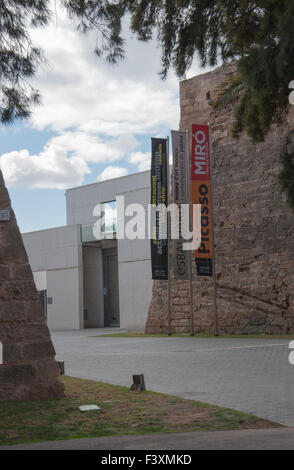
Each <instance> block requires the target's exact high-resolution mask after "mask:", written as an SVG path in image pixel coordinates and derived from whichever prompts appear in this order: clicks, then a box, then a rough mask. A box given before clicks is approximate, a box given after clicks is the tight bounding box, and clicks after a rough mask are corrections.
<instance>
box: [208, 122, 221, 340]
mask: <svg viewBox="0 0 294 470" xmlns="http://www.w3.org/2000/svg"><path fill="white" fill-rule="evenodd" d="M208 126H209V147H210V155H211V157H212V156H213V149H212V145H211V144H212V139H211V129H210V123H208ZM210 165H211V170H210V171H211V177H210V190H211V226H212V276H213V310H214V336H219V330H218V312H217V296H216V289H217V287H216V272H215V236H214V182H213V178H212V158H210Z"/></svg>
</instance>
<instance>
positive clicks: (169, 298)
mask: <svg viewBox="0 0 294 470" xmlns="http://www.w3.org/2000/svg"><path fill="white" fill-rule="evenodd" d="M166 148H167V150H166V151H167V156H166V157H167V206H169V201H170V163H169V137H167V145H166ZM167 273H168V274H167V275H168V279H167V321H168V327H167V334H168V336H171V335H172V331H171V292H170V283H171V279H170V274H171V269H170V213H169V212H167Z"/></svg>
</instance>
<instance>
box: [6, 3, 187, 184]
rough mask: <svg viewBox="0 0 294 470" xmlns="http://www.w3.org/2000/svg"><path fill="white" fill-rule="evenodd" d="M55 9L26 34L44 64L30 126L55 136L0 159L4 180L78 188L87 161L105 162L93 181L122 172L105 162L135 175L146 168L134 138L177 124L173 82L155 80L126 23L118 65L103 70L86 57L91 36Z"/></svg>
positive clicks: (149, 52) (150, 60)
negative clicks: (35, 149) (133, 169)
mask: <svg viewBox="0 0 294 470" xmlns="http://www.w3.org/2000/svg"><path fill="white" fill-rule="evenodd" d="M57 8H58V11H57V16H56V21H55V22H52V23H51V24H50V25H49V26H47V27H46V28H37V29H34V30H32V32H31V33H32V37H33V39H34V41H35V42H36V43H37V44H39V45H40V46H41V47H42V48H43V50H44V54H45V57H46V59H47V61H48V64H49V65H44V66H43V67H42V68H41V69H40V70H39V71H38V74H37V75H36V77H35V79H34V83H33V85H34V86H35V87H36V88H38V89H39V90H40V92H41V95H42V98H43V103H44V104H43V106H40V107H37V108H35V110H34V113H33V117H32V119H31V122H30V125H31V126H32V127H34V128H35V129H37V130H39V131H42V130H45V129H50V130H53V131H54V132H56V136H55V137H53V138H52V139H51V140H50V141H49V142H47V144H46V145H45V147H44V149H42V150H41V151H40V153H39V154H38V155H30V154H29V151H28V150H21V151H13V152H10V153H6V154H4V155H2V156H0V165H1V167H2V169H3V172H4V175H5V178H6V181H7V183H8V184H10V185H22V186H31V187H39V188H64V187H68V186H74V185H78V184H82V183H83V182H84V178H85V175H86V174H89V173H90V169H89V167H88V165H87V162H90V163H92V164H93V163H94V164H95V163H99V164H102V163H104V164H105V165H106V168H105V170H104V171H102V173H101V174H100V175H99V177H98V179H99V180H102V179H108V178H114V177H118V176H122V175H125V174H127V173H128V170H127V169H126V168H122V167H121V166H107V165H109V164H110V163H113V162H118V161H119V160H121V159H123V158H126V157H127V159H128V161H129V163H131V164H133V165H137V168H138V169H139V171H143V170H145V169H148V168H150V154H149V153H144V152H142V151H141V149H140V142H139V141H138V139H137V138H136V136H140V139H141V140H142V138H144V136H145V137H146V138H147V136H148V138H149V137H150V136H151V135H153V136H160V135H164V136H165V135H167V132H168V130H169V129H171V128H177V127H178V122H179V118H180V109H179V96H178V95H179V93H178V89H179V84H178V80H177V78H176V77H175V75H174V73H172V72H171V73H170V74H169V76H168V79H167V80H166V81H165V82H163V81H162V80H161V79H160V78H159V76H158V72H159V71H160V67H161V66H160V50H159V49H157V48H156V44H155V43H154V42H151V43H147V44H146V43H142V42H139V41H137V40H136V39H133V38H131V36H130V34H129V32H128V25H127V26H125V28H126V29H125V30H126V36H127V42H126V51H127V56H126V60H124V61H122V62H121V63H120V64H119V65H117V66H109V65H107V64H106V63H104V62H103V61H102V60H99V59H98V58H97V57H96V56H95V54H94V53H93V49H94V47H95V41H96V38H95V34H94V33H93V34H89V35H81V34H80V33H79V32H77V31H76V30H75V29H74V25H73V22H72V21H69V20H68V18H67V16H66V14H65V11H64V9H62V8H60V7H59V6H58V5H57ZM54 9H55V6H54V8H53V10H54ZM193 71H195V69H193Z"/></svg>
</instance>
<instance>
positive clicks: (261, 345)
mask: <svg viewBox="0 0 294 470" xmlns="http://www.w3.org/2000/svg"><path fill="white" fill-rule="evenodd" d="M115 331H118V330H115ZM102 332H103V333H107V332H108V330H101V329H100V330H96V329H91V330H81V331H70V332H54V333H52V339H53V342H54V345H55V348H56V353H57V356H56V357H57V360H63V361H65V371H66V374H67V375H71V376H75V377H81V378H85V379H92V380H97V381H104V382H109V383H113V384H118V385H126V386H130V385H131V382H132V374H140V373H144V375H145V382H146V387H147V388H148V389H149V390H154V391H157V392H163V393H169V394H171V395H177V396H180V397H183V398H189V399H193V400H199V401H204V402H207V403H213V404H217V405H221V406H226V407H230V408H235V409H237V410H241V411H247V412H250V413H254V414H256V415H258V416H260V417H262V418H266V419H270V420H273V421H276V422H279V423H282V424H285V425H288V426H294V366H291V365H290V364H289V361H288V356H289V349H288V348H289V341H287V340H271V339H264V340H263V339H258V340H256V339H223V338H212V339H195V338H103V337H99V338H95V337H93V336H94V335H98V334H101V333H102Z"/></svg>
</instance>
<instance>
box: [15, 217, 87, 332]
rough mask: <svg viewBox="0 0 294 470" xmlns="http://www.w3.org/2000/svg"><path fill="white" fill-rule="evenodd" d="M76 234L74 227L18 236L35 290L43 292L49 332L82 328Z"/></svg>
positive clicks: (78, 256)
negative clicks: (45, 290) (46, 302)
mask: <svg viewBox="0 0 294 470" xmlns="http://www.w3.org/2000/svg"><path fill="white" fill-rule="evenodd" d="M80 233H81V230H80V226H79V225H74V226H68V227H58V228H55V229H49V230H41V231H38V232H30V233H25V234H23V235H22V237H23V241H24V245H25V248H26V251H27V254H28V257H29V261H30V265H31V268H32V271H33V273H34V278H35V282H36V284H37V287H38V289H39V290H43V289H44V288H47V300H48V302H49V303H48V305H47V320H48V326H49V328H50V329H51V330H67V329H68V330H72V329H75V330H77V329H80V328H83V269H82V266H83V264H82V244H81V235H80ZM45 280H46V282H44V281H45ZM51 301H52V303H50V302H51Z"/></svg>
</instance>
